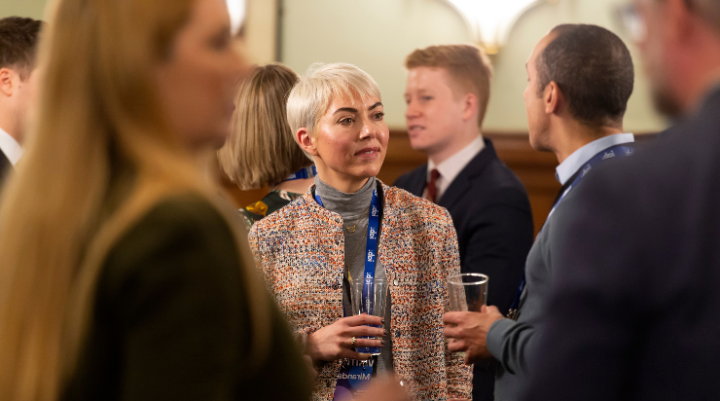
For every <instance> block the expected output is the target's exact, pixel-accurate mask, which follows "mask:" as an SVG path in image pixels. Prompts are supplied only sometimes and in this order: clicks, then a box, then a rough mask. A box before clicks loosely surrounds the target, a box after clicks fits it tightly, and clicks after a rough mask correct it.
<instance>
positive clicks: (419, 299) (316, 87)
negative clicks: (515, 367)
mask: <svg viewBox="0 0 720 401" xmlns="http://www.w3.org/2000/svg"><path fill="white" fill-rule="evenodd" d="M287 109H288V121H289V123H290V127H291V128H292V131H293V132H294V134H295V139H296V141H297V143H298V144H299V145H300V147H301V148H302V149H303V150H304V151H305V153H307V154H308V155H309V156H310V157H312V158H313V160H314V161H315V165H316V167H317V176H316V177H315V184H314V185H313V186H312V187H310V189H309V190H308V191H307V193H306V194H305V195H304V196H302V197H301V198H298V199H297V200H295V201H294V202H293V203H291V204H289V205H288V206H285V207H284V208H283V209H281V210H279V211H277V212H276V213H274V214H272V215H270V216H268V217H266V218H264V219H263V220H261V221H259V222H257V223H256V224H255V225H254V226H253V228H252V230H251V232H250V245H251V248H252V251H253V254H254V256H255V258H256V261H257V263H258V265H259V266H260V267H261V268H262V270H263V273H264V275H265V280H266V282H267V284H268V286H269V288H270V290H271V292H272V293H273V294H274V296H275V299H276V300H277V302H278V304H279V305H280V308H281V310H282V311H283V312H284V313H285V316H286V318H287V319H288V320H289V321H290V324H291V325H292V328H293V330H294V331H295V333H296V334H298V335H301V336H304V337H305V344H306V352H307V354H308V355H310V356H311V357H312V359H313V360H314V362H315V363H316V366H317V367H318V370H319V377H318V380H317V382H316V386H315V391H314V393H313V398H314V399H315V400H333V399H335V400H341V399H342V400H344V399H347V397H348V394H349V393H350V392H351V391H352V390H351V389H350V388H348V387H349V386H347V382H348V380H347V377H348V374H351V375H352V374H353V373H352V372H353V367H356V368H357V365H358V363H357V361H359V360H368V359H370V358H371V356H370V354H368V353H360V352H358V349H360V348H361V347H373V348H375V347H379V352H378V354H379V355H377V356H376V357H373V359H372V362H371V363H369V365H368V366H371V367H372V369H374V370H375V371H376V372H377V373H378V374H381V375H382V374H394V375H395V376H396V377H397V378H398V379H399V380H400V381H401V382H402V383H403V385H404V386H405V388H406V389H408V391H409V393H410V396H411V398H412V399H413V400H447V399H455V398H458V399H461V398H468V399H469V398H470V396H471V390H472V372H471V370H470V367H469V366H466V365H464V364H463V360H462V358H461V357H460V356H459V355H456V354H451V353H448V352H446V349H445V343H444V337H443V322H442V315H443V313H444V312H445V311H446V310H447V309H448V306H449V305H448V295H447V286H446V281H447V277H448V276H450V275H452V274H457V273H459V272H460V262H459V257H458V245H457V238H456V234H455V229H454V228H453V224H452V220H451V218H450V215H449V214H448V212H447V211H446V210H445V209H443V208H441V207H439V206H437V205H434V204H432V203H431V202H429V201H427V200H425V199H421V198H418V197H415V196H413V195H411V194H409V193H408V192H406V191H404V190H401V189H398V188H394V187H389V186H387V185H384V184H383V183H382V182H380V181H379V180H377V179H376V178H375V176H376V175H377V173H378V172H379V171H380V168H381V167H382V164H383V160H384V159H385V154H386V151H387V145H388V135H389V130H388V127H387V124H386V123H385V120H384V113H383V104H382V101H381V96H380V91H379V89H378V87H377V84H376V83H375V81H374V80H373V79H372V77H370V76H369V75H368V74H367V73H365V72H364V71H362V70H360V69H359V68H357V67H355V66H353V65H349V64H326V65H315V66H312V67H311V68H310V70H309V71H308V73H307V75H306V76H303V77H300V79H299V82H298V83H297V85H295V87H294V88H293V90H292V92H291V93H290V97H289V99H288V106H287ZM358 278H360V280H359V281H360V286H361V287H362V288H363V291H373V289H374V288H375V287H376V286H378V285H380V283H382V282H385V283H387V286H388V292H387V298H386V301H385V314H384V315H385V318H384V321H383V320H382V319H381V318H379V317H377V316H370V315H367V314H355V315H354V316H351V315H353V313H352V312H351V310H352V304H353V302H352V301H353V300H352V296H353V294H354V293H355V291H352V290H351V288H355V286H354V285H353V282H354V281H358V280H357V279H358ZM363 281H364V284H363ZM363 337H376V338H380V340H377V339H368V338H363ZM353 377H359V376H358V375H355V376H353Z"/></svg>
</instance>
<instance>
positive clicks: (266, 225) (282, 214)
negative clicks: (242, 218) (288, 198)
mask: <svg viewBox="0 0 720 401" xmlns="http://www.w3.org/2000/svg"><path fill="white" fill-rule="evenodd" d="M309 200H311V198H310V195H307V194H305V195H302V196H299V197H297V198H295V199H294V200H293V201H292V202H290V203H287V204H286V205H285V206H283V207H282V208H280V209H278V210H277V211H275V212H274V213H271V214H268V215H267V216H266V217H264V218H263V219H262V220H259V221H256V222H255V224H253V227H252V230H251V231H250V234H251V235H256V233H257V231H258V230H262V231H264V232H268V231H273V230H274V229H275V228H277V227H278V226H282V225H287V224H288V223H290V222H294V221H297V220H298V219H299V218H302V217H304V216H308V215H309V214H311V213H313V208H312V203H311V202H309Z"/></svg>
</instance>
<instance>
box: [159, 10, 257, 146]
mask: <svg viewBox="0 0 720 401" xmlns="http://www.w3.org/2000/svg"><path fill="white" fill-rule="evenodd" d="M246 70H247V64H246V61H245V60H244V59H243V57H242V56H241V55H240V53H239V52H238V50H237V49H236V47H235V44H234V43H233V40H232V38H231V35H230V17H229V16H228V12H227V7H226V5H225V2H224V1H223V0H196V2H195V4H194V6H193V8H192V13H191V15H190V18H189V20H188V22H187V24H186V25H185V26H184V27H183V28H182V29H181V30H180V31H179V32H178V34H177V37H176V38H175V41H174V43H173V48H172V52H171V54H170V56H169V58H168V59H167V60H164V61H162V62H161V63H160V65H159V66H158V68H157V77H158V82H159V90H160V99H161V101H162V103H163V106H164V108H165V111H166V113H167V114H168V117H169V121H170V123H171V124H172V127H173V128H174V129H175V130H176V132H178V133H179V134H180V135H181V139H182V141H183V142H184V143H185V145H186V146H188V148H190V149H192V150H197V149H201V148H204V147H207V146H214V147H220V146H222V144H223V142H224V141H225V138H226V137H227V135H228V134H229V131H230V118H231V117H232V113H233V110H234V105H233V98H234V95H235V90H236V89H237V85H238V82H239V80H240V78H241V77H242V75H243V73H244V71H246Z"/></svg>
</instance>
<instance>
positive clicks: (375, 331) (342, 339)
mask: <svg viewBox="0 0 720 401" xmlns="http://www.w3.org/2000/svg"><path fill="white" fill-rule="evenodd" d="M367 324H371V325H374V326H382V325H383V321H382V319H380V318H379V317H377V316H368V315H366V314H362V315H357V316H349V317H344V318H342V319H340V320H338V321H337V322H335V323H333V324H331V325H330V326H325V327H323V328H322V329H320V330H318V331H316V332H314V333H311V334H310V335H309V336H308V343H307V353H308V354H309V355H310V357H311V358H312V359H313V361H315V362H317V361H335V360H338V359H342V358H350V359H358V360H365V359H369V358H370V354H360V353H358V352H357V351H355V348H357V347H382V344H383V341H382V340H370V339H363V338H360V337H383V336H384V335H385V330H383V329H382V328H376V327H369V326H365V325H367ZM353 337H355V346H354V347H353V344H352V342H353V340H352V339H353Z"/></svg>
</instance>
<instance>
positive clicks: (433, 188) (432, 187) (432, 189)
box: [427, 169, 440, 203]
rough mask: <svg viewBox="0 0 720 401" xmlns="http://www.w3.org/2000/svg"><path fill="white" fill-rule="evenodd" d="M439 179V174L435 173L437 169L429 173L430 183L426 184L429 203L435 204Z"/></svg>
mask: <svg viewBox="0 0 720 401" xmlns="http://www.w3.org/2000/svg"><path fill="white" fill-rule="evenodd" d="M438 178H440V172H439V171H437V169H433V171H431V172H430V182H428V184H427V190H428V192H427V193H428V199H430V202H432V203H436V202H435V201H436V199H435V198H436V197H437V185H436V183H437V179H438Z"/></svg>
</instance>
